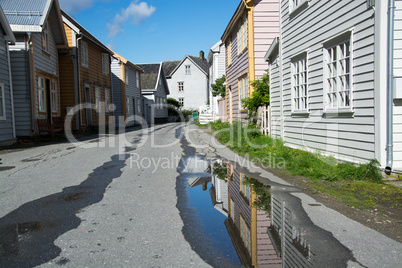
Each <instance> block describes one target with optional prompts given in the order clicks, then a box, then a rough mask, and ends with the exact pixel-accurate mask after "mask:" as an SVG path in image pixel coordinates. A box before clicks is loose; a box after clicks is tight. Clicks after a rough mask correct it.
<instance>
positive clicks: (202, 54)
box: [200, 50, 205, 61]
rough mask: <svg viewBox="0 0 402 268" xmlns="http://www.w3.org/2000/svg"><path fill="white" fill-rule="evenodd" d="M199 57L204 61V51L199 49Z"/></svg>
mask: <svg viewBox="0 0 402 268" xmlns="http://www.w3.org/2000/svg"><path fill="white" fill-rule="evenodd" d="M200 59H202V60H203V61H205V57H204V51H202V50H201V51H200Z"/></svg>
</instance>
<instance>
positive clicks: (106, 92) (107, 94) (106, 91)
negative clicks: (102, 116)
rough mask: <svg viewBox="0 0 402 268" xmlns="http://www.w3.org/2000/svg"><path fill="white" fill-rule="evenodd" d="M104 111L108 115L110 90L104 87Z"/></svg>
mask: <svg viewBox="0 0 402 268" xmlns="http://www.w3.org/2000/svg"><path fill="white" fill-rule="evenodd" d="M105 111H106V113H110V89H109V88H106V87H105Z"/></svg>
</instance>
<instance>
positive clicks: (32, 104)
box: [0, 0, 68, 136]
mask: <svg viewBox="0 0 402 268" xmlns="http://www.w3.org/2000/svg"><path fill="white" fill-rule="evenodd" d="M0 5H1V7H2V8H3V11H4V14H5V16H6V18H7V20H8V22H9V24H10V27H11V30H12V31H13V33H14V35H15V38H16V42H15V44H14V45H11V46H10V47H9V50H10V60H11V73H12V80H13V83H12V87H13V92H14V94H13V98H14V113H15V130H16V136H31V135H34V134H38V119H42V121H46V122H47V123H49V124H52V123H53V121H54V118H58V117H60V116H61V107H60V91H59V88H60V73H59V70H60V68H59V63H58V52H59V51H67V50H68V43H67V39H66V34H65V31H64V27H63V22H62V18H61V13H60V7H59V3H58V1H57V0H32V1H26V0H0Z"/></svg>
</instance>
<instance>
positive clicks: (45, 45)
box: [42, 23, 49, 52]
mask: <svg viewBox="0 0 402 268" xmlns="http://www.w3.org/2000/svg"><path fill="white" fill-rule="evenodd" d="M42 50H43V51H45V52H49V32H48V29H47V23H45V24H44V25H43V30H42Z"/></svg>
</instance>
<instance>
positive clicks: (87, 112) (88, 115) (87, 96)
mask: <svg viewBox="0 0 402 268" xmlns="http://www.w3.org/2000/svg"><path fill="white" fill-rule="evenodd" d="M84 90H85V104H86V105H85V119H86V123H87V126H90V125H92V109H91V87H90V86H89V85H85V89H84Z"/></svg>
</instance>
